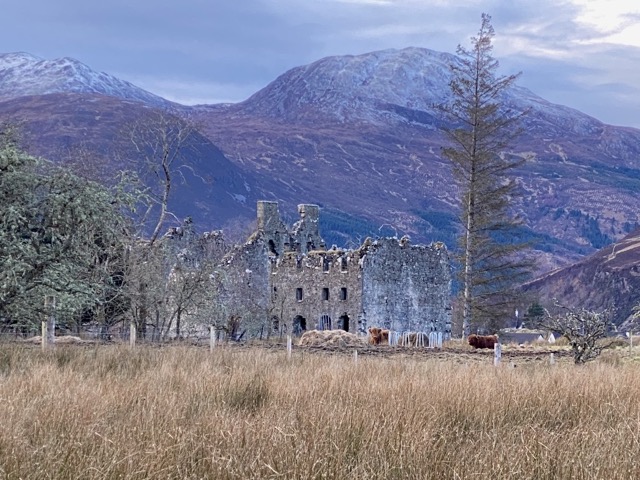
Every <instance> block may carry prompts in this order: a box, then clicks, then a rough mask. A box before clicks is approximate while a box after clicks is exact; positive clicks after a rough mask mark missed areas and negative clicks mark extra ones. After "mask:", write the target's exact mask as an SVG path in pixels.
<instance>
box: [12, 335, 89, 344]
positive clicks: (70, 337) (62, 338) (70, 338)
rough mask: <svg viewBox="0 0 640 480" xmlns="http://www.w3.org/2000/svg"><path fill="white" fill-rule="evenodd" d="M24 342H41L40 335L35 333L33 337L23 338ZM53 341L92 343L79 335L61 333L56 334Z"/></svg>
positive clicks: (59, 342) (60, 342)
mask: <svg viewBox="0 0 640 480" xmlns="http://www.w3.org/2000/svg"><path fill="white" fill-rule="evenodd" d="M24 341H25V342H26V343H35V344H39V343H42V337H41V336H40V335H36V336H35V337H30V338H27V339H25V340H24ZM55 343H56V344H60V345H72V344H78V343H92V342H91V341H90V340H82V339H81V338H80V337H74V336H73V335H61V336H56V338H55Z"/></svg>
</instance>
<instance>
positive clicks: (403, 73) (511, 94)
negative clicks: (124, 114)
mask: <svg viewBox="0 0 640 480" xmlns="http://www.w3.org/2000/svg"><path fill="white" fill-rule="evenodd" d="M456 63H459V59H458V57H456V56H455V55H451V54H449V53H443V52H436V51H434V50H429V49H426V48H416V47H409V48H404V49H401V50H396V49H389V50H382V51H377V52H371V53H365V54H362V55H345V56H334V57H327V58H323V59H321V60H318V61H316V62H313V63H311V64H309V65H304V66H300V67H297V68H293V69H291V70H289V71H287V72H286V73H284V74H282V75H281V76H279V77H278V78H277V79H276V80H274V81H273V82H272V83H270V84H269V85H268V86H267V87H265V88H264V89H262V90H260V91H259V92H257V93H256V94H254V95H253V96H251V97H250V98H249V99H247V100H246V101H244V102H242V104H239V106H240V105H241V106H242V110H243V111H245V112H249V113H252V114H259V115H265V116H270V117H273V118H277V119H288V120H295V121H296V122H300V121H304V120H305V119H309V120H311V121H313V122H316V121H317V117H318V116H319V115H324V116H326V117H329V118H333V119H335V120H336V121H339V122H344V121H366V122H370V123H375V124H385V123H388V122H389V121H400V122H414V121H416V120H418V119H420V118H422V119H423V120H427V122H426V123H429V121H433V122H435V123H438V122H437V119H438V117H440V116H441V113H439V112H438V110H437V109H436V108H435V107H436V106H437V105H440V104H442V103H446V101H447V99H449V98H450V95H451V94H450V89H449V82H450V81H451V78H452V73H451V69H450V65H451V64H456ZM502 101H504V102H505V103H506V104H507V105H508V106H509V107H510V108H512V109H514V110H516V111H524V110H530V111H533V112H535V115H536V117H538V119H539V120H543V121H545V122H549V123H552V124H557V123H564V124H565V127H568V126H570V127H571V128H573V129H576V130H579V131H583V132H584V131H589V130H592V129H593V128H595V127H596V126H598V125H600V124H601V123H600V122H598V121H597V120H596V119H594V118H592V117H590V116H588V115H586V114H584V113H582V112H579V111H577V110H574V109H571V108H568V107H565V106H562V105H556V104H552V103H550V102H548V101H546V100H544V99H543V98H541V97H539V96H537V95H535V94H534V93H533V92H531V91H530V90H528V89H526V88H523V87H519V86H517V85H515V86H514V87H513V88H512V89H510V90H509V91H508V92H506V93H505V94H504V98H503V99H502ZM415 112H419V114H418V115H416V114H415ZM422 123H425V122H424V121H423V122H422ZM568 123H570V124H571V125H569V124H568Z"/></svg>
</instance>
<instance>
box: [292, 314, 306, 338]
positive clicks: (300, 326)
mask: <svg viewBox="0 0 640 480" xmlns="http://www.w3.org/2000/svg"><path fill="white" fill-rule="evenodd" d="M306 330H307V319H306V318H304V317H303V316H302V315H296V317H295V318H294V319H293V334H294V335H302V334H303V333H304V332H305V331H306Z"/></svg>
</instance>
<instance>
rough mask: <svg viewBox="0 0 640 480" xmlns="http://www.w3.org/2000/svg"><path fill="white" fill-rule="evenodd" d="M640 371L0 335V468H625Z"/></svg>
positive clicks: (359, 471)
mask: <svg viewBox="0 0 640 480" xmlns="http://www.w3.org/2000/svg"><path fill="white" fill-rule="evenodd" d="M639 436H640V375H639V372H638V369H637V367H636V366H634V365H632V364H631V363H624V362H599V363H598V362H596V363H594V364H591V365H587V366H584V367H574V366H573V365H568V364H562V365H561V364H557V365H554V366H548V365H537V366H526V367H524V368H515V369H513V368H508V367H500V368H494V367H493V366H491V365H484V364H468V365H465V364H457V363H453V362H446V361H442V360H425V359H421V360H420V359H401V358H393V359H384V358H366V357H364V356H361V357H360V358H358V363H357V364H354V361H353V358H352V357H348V356H322V355H312V354H308V353H306V354H305V353H302V352H300V351H296V352H294V356H293V359H292V361H290V362H289V361H287V359H286V355H285V352H275V351H268V350H263V349H252V350H247V349H231V348H220V349H218V350H217V351H216V352H214V353H213V354H211V353H209V352H208V351H207V350H205V349H202V348H195V347H190V348H189V347H170V348H152V347H139V348H137V349H135V350H133V351H130V350H128V349H127V348H124V347H116V346H99V347H58V348H57V349H56V350H55V351H53V352H47V353H42V352H40V351H39V350H38V349H36V348H34V347H26V346H19V345H7V344H0V478H7V479H18V478H38V479H42V478H62V479H64V478H74V479H75V478H78V479H79V478H82V479H97V478H125V479H133V478H135V479H147V478H180V479H183V478H184V479H187V478H194V479H195V478H215V479H227V478H229V479H230V478H234V479H235V478H352V479H375V478H380V479H383V478H384V479H393V478H398V479H401V478H402V479H405V478H420V479H423V478H434V479H446V478H483V479H484V478H517V479H519V480H523V479H581V478H598V479H629V478H637V475H638V474H639V472H640V439H639Z"/></svg>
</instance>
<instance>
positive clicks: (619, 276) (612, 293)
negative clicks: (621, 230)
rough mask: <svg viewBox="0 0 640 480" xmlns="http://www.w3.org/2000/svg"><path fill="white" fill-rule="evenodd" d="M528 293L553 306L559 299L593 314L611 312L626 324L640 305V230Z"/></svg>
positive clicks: (555, 273) (535, 285)
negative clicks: (607, 310)
mask: <svg viewBox="0 0 640 480" xmlns="http://www.w3.org/2000/svg"><path fill="white" fill-rule="evenodd" d="M524 290H525V292H527V293H528V294H530V295H531V297H532V298H533V299H538V300H539V301H540V302H541V303H545V304H549V305H550V304H551V303H552V302H553V299H558V300H559V301H560V302H561V303H562V304H565V305H570V306H575V307H584V308H587V309H591V310H598V311H600V310H604V309H607V308H609V309H611V310H612V311H613V312H614V321H615V323H616V324H618V325H620V324H622V323H623V322H625V320H628V319H629V317H630V315H631V313H632V310H633V307H634V306H635V305H637V304H638V303H639V302H640V230H636V231H635V232H633V233H632V234H630V235H628V236H626V237H625V238H624V239H622V240H621V241H620V242H618V243H615V244H613V245H609V246H607V247H606V248H603V249H601V250H599V251H597V252H596V253H594V254H592V255H590V256H588V257H587V258H584V259H583V260H581V261H579V262H577V263H575V264H573V265H570V266H568V267H565V268H562V269H558V270H555V271H553V272H550V273H548V274H546V275H544V276H542V277H540V278H538V279H536V280H535V281H533V282H531V283H528V284H527V285H525V287H524ZM628 326H629V324H626V325H623V327H622V329H623V330H626V329H627V328H628Z"/></svg>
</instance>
